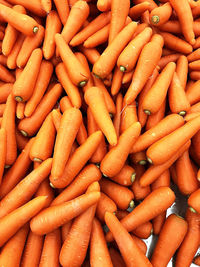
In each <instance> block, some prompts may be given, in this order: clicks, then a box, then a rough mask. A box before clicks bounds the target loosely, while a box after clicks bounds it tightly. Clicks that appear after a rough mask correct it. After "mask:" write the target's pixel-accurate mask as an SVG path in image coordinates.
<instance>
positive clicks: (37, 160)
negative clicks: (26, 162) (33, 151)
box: [33, 158, 42, 163]
mask: <svg viewBox="0 0 200 267" xmlns="http://www.w3.org/2000/svg"><path fill="white" fill-rule="evenodd" d="M33 161H36V162H39V163H41V162H42V160H41V159H39V158H34V159H33Z"/></svg>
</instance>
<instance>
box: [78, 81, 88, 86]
mask: <svg viewBox="0 0 200 267" xmlns="http://www.w3.org/2000/svg"><path fill="white" fill-rule="evenodd" d="M86 83H87V81H82V82H80V83H79V85H78V86H79V87H83V86H85V85H86Z"/></svg>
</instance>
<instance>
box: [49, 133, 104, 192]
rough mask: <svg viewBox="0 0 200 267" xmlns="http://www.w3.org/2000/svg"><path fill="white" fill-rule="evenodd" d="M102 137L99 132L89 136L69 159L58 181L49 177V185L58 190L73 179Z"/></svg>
mask: <svg viewBox="0 0 200 267" xmlns="http://www.w3.org/2000/svg"><path fill="white" fill-rule="evenodd" d="M102 138H103V135H102V133H101V132H100V131H97V132H95V133H93V134H92V135H90V136H89V137H88V138H87V140H86V141H85V143H83V144H82V145H81V146H80V147H79V148H77V149H76V151H75V152H74V153H73V154H72V156H71V157H70V158H69V160H68V162H67V164H66V166H65V169H64V172H63V174H62V176H60V177H59V178H58V179H53V177H52V175H51V176H50V181H51V183H52V184H53V185H54V186H55V187H58V188H63V187H65V186H66V185H68V184H69V183H71V181H72V180H73V179H74V177H75V176H76V175H77V174H78V173H79V171H80V170H81V169H82V168H83V167H84V165H85V163H86V162H87V161H88V160H89V159H90V157H91V156H92V154H93V153H94V152H95V150H96V149H97V147H98V146H99V144H100V142H101V141H102Z"/></svg>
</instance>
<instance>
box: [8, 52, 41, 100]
mask: <svg viewBox="0 0 200 267" xmlns="http://www.w3.org/2000/svg"><path fill="white" fill-rule="evenodd" d="M41 62H42V50H41V49H39V48H38V49H35V50H33V52H32V54H31V56H30V58H29V60H28V62H27V64H26V66H25V68H24V69H23V71H22V73H21V74H20V76H19V77H18V79H17V80H16V82H15V83H14V85H13V95H14V97H15V100H16V101H18V102H24V101H27V100H28V99H30V98H31V96H32V94H33V90H34V87H35V83H36V80H37V77H38V74H39V70H40V65H41Z"/></svg>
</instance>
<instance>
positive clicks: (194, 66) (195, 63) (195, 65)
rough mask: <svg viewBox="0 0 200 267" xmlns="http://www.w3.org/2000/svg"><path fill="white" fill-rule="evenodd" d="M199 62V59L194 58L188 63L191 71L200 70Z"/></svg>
mask: <svg viewBox="0 0 200 267" xmlns="http://www.w3.org/2000/svg"><path fill="white" fill-rule="evenodd" d="M199 63H200V60H195V61H193V62H190V63H189V69H190V70H191V71H199V70H200V68H199Z"/></svg>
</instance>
